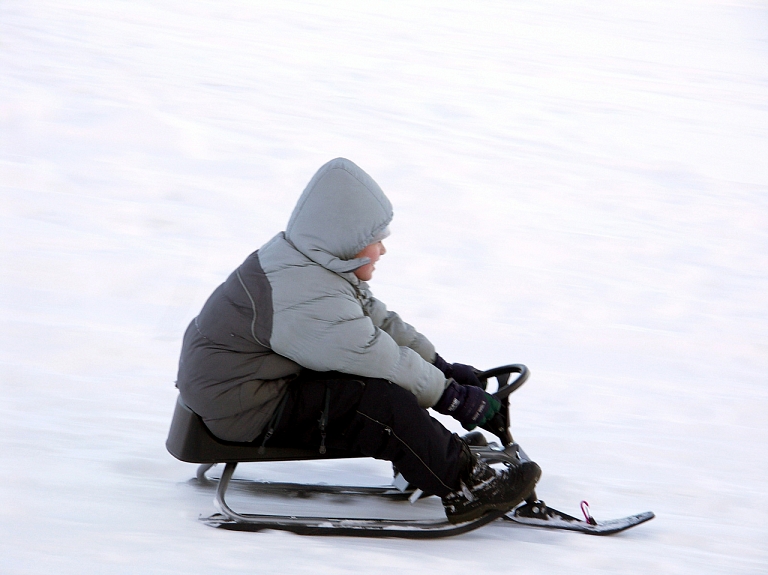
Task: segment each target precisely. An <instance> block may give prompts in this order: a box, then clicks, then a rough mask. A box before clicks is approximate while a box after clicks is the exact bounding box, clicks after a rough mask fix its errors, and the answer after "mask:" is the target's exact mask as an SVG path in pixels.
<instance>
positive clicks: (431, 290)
mask: <svg viewBox="0 0 768 575" xmlns="http://www.w3.org/2000/svg"><path fill="white" fill-rule="evenodd" d="M337 156H346V157H349V158H350V159H352V160H353V161H355V162H357V163H358V164H360V165H361V166H362V167H363V168H364V169H366V170H367V171H368V172H370V174H372V175H373V177H374V178H375V179H376V180H377V181H378V182H379V183H380V184H381V186H382V188H383V189H384V190H385V191H386V192H387V193H388V195H389V196H390V198H391V199H392V201H393V204H394V206H395V221H394V225H393V226H392V228H393V232H394V233H393V235H392V237H391V239H390V240H389V241H388V243H387V247H388V249H389V253H388V254H387V255H386V257H385V258H384V259H383V260H382V261H381V263H380V264H379V266H378V270H377V275H376V278H375V279H374V281H373V284H372V285H373V288H374V291H375V293H376V294H377V296H379V298H380V299H382V300H384V301H385V302H387V304H388V305H389V306H390V307H391V308H392V309H395V310H397V311H399V312H400V313H401V315H402V316H403V317H405V318H406V320H408V321H410V322H411V323H413V324H414V325H416V326H417V327H418V328H419V329H420V330H421V331H422V332H424V333H425V334H427V335H428V336H429V337H430V338H431V339H432V340H433V341H434V342H435V343H436V345H437V347H438V350H439V351H440V353H441V354H442V355H443V356H444V357H446V358H448V359H449V361H463V362H469V363H472V364H474V365H477V366H479V367H482V368H488V367H492V366H496V365H500V364H505V363H514V362H520V363H525V364H527V365H528V366H529V367H530V368H531V371H532V374H533V375H532V378H531V380H530V381H529V383H527V384H526V385H525V386H524V387H523V388H522V389H521V390H520V391H519V392H517V393H516V394H515V395H514V396H513V406H512V410H513V419H514V422H515V423H514V427H513V432H514V434H515V437H516V438H517V440H518V441H519V442H520V443H521V444H522V445H523V447H524V448H525V450H526V451H527V452H528V453H529V454H530V455H531V456H532V457H533V458H534V459H536V460H537V461H538V462H539V463H540V464H541V466H542V468H543V469H544V475H543V477H542V480H541V483H540V486H539V489H538V493H539V494H540V496H541V497H542V498H543V499H545V500H546V501H547V502H549V503H550V504H552V505H553V506H555V507H559V508H560V509H562V510H563V511H566V512H569V513H571V514H578V513H579V510H578V504H579V501H580V500H581V499H587V500H588V501H589V502H590V504H591V509H592V512H593V514H594V515H595V516H596V517H598V518H600V517H603V518H606V519H609V518H612V517H618V516H622V515H626V514H630V513H636V512H640V511H645V510H652V511H654V512H656V514H657V518H656V519H655V520H653V521H651V522H650V523H647V524H645V525H642V526H639V527H637V528H636V529H634V530H632V531H629V532H626V533H624V534H621V535H618V536H614V537H610V538H596V537H589V536H585V535H578V534H573V533H556V532H546V531H541V530H536V529H532V528H523V527H517V526H513V525H507V524H493V525H491V526H488V527H486V528H483V529H481V530H479V531H477V532H474V533H471V534H468V535H465V536H461V537H457V538H454V539H450V540H440V541H431V542H413V541H398V540H356V539H344V538H302V537H298V536H295V535H291V534H286V533H276V532H270V533H261V534H252V533H232V532H226V531H221V530H215V529H211V528H209V527H206V526H205V525H203V524H201V523H200V522H198V521H197V517H198V515H201V514H202V515H207V514H209V513H211V512H213V506H212V504H211V499H212V492H211V490H210V488H205V487H202V486H198V485H197V484H196V483H195V482H194V481H191V478H192V477H193V476H194V466H192V465H189V464H185V463H181V462H179V461H176V460H175V459H174V458H173V457H171V456H170V455H169V454H168V453H167V452H166V451H165V448H164V442H165V437H166V433H167V429H168V425H169V422H170V417H171V413H172V409H173V404H174V401H175V397H176V390H175V389H174V386H173V381H174V378H175V370H176V361H177V356H178V351H179V347H180V341H181V335H182V333H183V331H184V329H185V327H186V324H187V323H188V321H189V320H190V319H191V318H192V317H194V315H196V313H197V312H198V310H199V309H200V307H201V305H202V304H203V302H204V301H205V298H206V297H207V296H208V294H209V293H210V292H211V291H212V290H213V289H214V288H215V286H216V285H218V284H219V283H220V282H221V281H223V279H224V278H225V277H226V276H227V275H228V274H229V273H230V271H231V270H232V269H233V268H234V267H235V266H236V265H238V264H239V262H240V261H241V260H242V259H244V258H245V256H246V255H247V254H249V253H250V252H251V251H252V250H254V249H256V248H257V247H258V246H260V245H261V244H262V243H263V242H264V241H265V240H267V239H268V238H270V237H271V236H272V235H273V234H274V233H276V232H277V231H279V230H281V229H283V228H284V226H285V223H286V222H287V219H288V216H289V214H290V211H291V209H292V207H293V205H294V202H295V200H296V199H297V197H298V195H299V194H300V192H301V190H302V189H303V187H304V185H305V184H306V182H307V181H308V180H309V178H310V177H311V175H312V174H313V173H314V171H315V170H316V169H317V168H318V167H319V166H320V165H321V164H323V163H324V162H325V161H327V160H329V159H331V158H333V157H337ZM0 190H2V192H1V195H0V250H1V251H0V253H1V254H2V262H1V263H2V276H1V278H0V322H2V329H1V330H0V369H1V370H2V371H1V372H0V373H1V377H0V390H2V391H1V393H2V401H1V402H0V448H1V449H2V452H1V453H2V459H3V464H2V467H0V572H2V573H4V574H5V573H9V574H27V573H45V574H51V573H55V574H69V573H77V574H82V573H109V574H120V573H186V574H189V573H216V572H225V573H249V574H253V573H278V572H279V573H319V572H322V573H329V574H340V573H360V572H363V573H382V574H391V573H420V574H421V573H441V574H461V575H467V574H475V573H478V574H479V573H482V574H484V575H491V574H496V573H571V572H579V573H605V572H608V573H650V572H656V573H674V574H678V573H684V574H687V573H691V574H694V573H695V574H700V573H729V574H731V573H768V528H766V517H768V502H767V501H766V476H768V456H767V455H768V453H767V450H768V448H767V447H766V445H768V424H766V419H767V416H768V391H766V384H767V383H768V9H767V8H766V5H765V3H764V2H749V1H732V2H728V1H710V0H695V1H694V0H690V1H686V0H674V1H673V0H664V1H656V0H626V1H622V0H610V1H609V0H590V1H589V2H587V1H583V0H582V1H578V0H574V1H567V0H540V1H537V2H520V1H507V2H490V1H475V2H452V1H450V0H445V1H441V2H434V1H427V0H414V1H408V2H406V1H401V0H389V1H380V2H379V1H368V2H365V3H363V2H327V1H326V2H322V1H316V2H299V1H279V2H256V1H245V0H241V1H237V0H222V1H220V2H200V1H194V0H187V1H184V2H181V1H178V0H157V1H149V0H132V1H130V2H127V1H116V0H115V1H109V2H103V1H102V2H99V1H95V0H81V1H76V0H74V1H67V2H54V1H36V0H27V1H22V0H3V1H2V2H0ZM446 424H447V425H449V426H451V428H452V429H456V430H458V428H457V426H455V425H454V424H453V423H452V422H450V421H446ZM241 467H242V469H240V470H238V475H239V476H241V477H251V478H269V479H275V480H278V479H280V480H299V481H325V482H344V483H350V484H355V483H360V484H366V485H377V484H382V483H386V482H388V481H389V479H390V477H389V467H388V465H387V464H386V463H382V462H378V461H374V460H355V461H345V462H336V463H334V462H322V463H283V464H272V465H268V464H263V465H253V464H252V465H251V466H247V465H246V466H241ZM249 503H250V504H253V499H248V498H246V497H244V496H243V494H240V495H239V496H238V497H235V499H234V500H233V504H239V505H241V506H243V507H247V506H248V505H249ZM319 504H322V502H320V503H319ZM280 505H282V506H283V507H285V508H287V509H288V510H293V512H297V513H301V512H306V511H307V510H308V508H309V506H311V505H314V503H313V502H312V501H298V502H296V501H289V502H285V501H282V502H281V503H280ZM252 506H253V505H252ZM286 506H287V507H286ZM333 508H334V509H336V510H338V511H340V512H346V510H348V509H349V510H350V512H351V511H353V510H354V512H355V513H359V512H365V511H366V509H365V508H363V509H362V510H361V509H360V508H359V506H355V505H354V504H350V506H348V507H345V506H343V505H335V506H334V507H333ZM422 509H424V510H431V512H434V511H437V512H439V507H436V506H435V503H434V502H426V503H425V504H424V507H423V508H422ZM418 510H419V508H418V507H415V508H413V509H411V508H407V509H406V511H407V512H408V513H410V512H414V513H416V512H418ZM374 511H378V509H375V510H374ZM392 512H393V513H403V511H402V510H401V509H398V510H397V511H394V510H393V511H392Z"/></svg>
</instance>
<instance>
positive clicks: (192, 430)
mask: <svg viewBox="0 0 768 575" xmlns="http://www.w3.org/2000/svg"><path fill="white" fill-rule="evenodd" d="M165 447H166V449H168V451H169V452H170V454H171V455H173V456H174V457H175V458H176V459H179V460H181V461H185V462H187V463H200V464H215V463H246V462H253V461H296V460H308V459H346V458H350V457H358V456H357V455H354V454H350V453H349V452H346V451H340V450H333V449H328V450H327V451H326V452H325V453H322V454H321V453H320V450H319V449H301V448H292V447H269V446H268V445H267V446H265V447H263V448H262V446H261V445H260V444H258V443H238V442H235V441H224V440H223V439H219V438H218V437H216V436H215V435H213V434H212V433H211V432H210V430H209V429H208V428H207V427H206V425H205V423H203V419H202V418H201V417H200V416H199V415H198V414H197V413H195V412H194V411H192V410H191V409H190V408H189V407H187V406H186V405H185V404H184V402H183V401H182V400H181V396H179V398H178V400H177V401H176V409H175V410H174V412H173V419H172V420H171V429H170V430H169V432H168V439H167V440H166V442H165Z"/></svg>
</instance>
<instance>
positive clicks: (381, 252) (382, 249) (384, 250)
mask: <svg viewBox="0 0 768 575" xmlns="http://www.w3.org/2000/svg"><path fill="white" fill-rule="evenodd" d="M379 253H380V254H381V255H384V254H385V253H387V248H385V247H384V242H382V243H381V250H380V251H379Z"/></svg>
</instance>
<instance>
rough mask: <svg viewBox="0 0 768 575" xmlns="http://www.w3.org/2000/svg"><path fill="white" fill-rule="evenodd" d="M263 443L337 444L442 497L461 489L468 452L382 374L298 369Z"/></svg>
mask: <svg viewBox="0 0 768 575" xmlns="http://www.w3.org/2000/svg"><path fill="white" fill-rule="evenodd" d="M268 433H269V431H266V432H265V434H262V436H261V437H259V438H257V439H256V440H255V442H256V443H262V442H264V441H265V439H266V442H267V445H268V446H269V447H302V448H309V449H319V450H322V449H324V448H327V449H339V450H343V451H349V452H351V453H352V454H354V455H362V456H366V457H374V458H376V459H385V460H388V461H391V462H392V463H393V464H394V466H395V467H396V468H397V470H398V471H399V472H400V473H402V474H403V477H404V478H405V479H407V480H408V482H409V483H411V484H412V485H415V486H416V487H418V488H420V489H422V490H423V491H424V492H425V493H430V494H433V495H437V496H439V497H445V496H446V495H448V494H449V493H451V492H453V491H457V490H458V489H459V488H460V477H461V476H463V475H464V473H465V472H466V468H467V467H468V466H469V465H470V457H471V456H470V455H469V449H468V448H467V447H466V445H465V444H464V442H463V441H462V440H461V439H459V437H458V436H457V435H455V434H452V433H451V432H450V431H448V430H447V429H446V428H445V427H443V425H442V424H440V422H438V421H437V420H436V419H433V418H432V417H431V416H430V415H429V413H427V410H426V409H424V408H422V407H420V406H419V405H418V403H417V401H416V397H415V396H414V395H413V394H412V393H411V392H410V391H408V390H406V389H403V388H402V387H400V386H399V385H396V384H394V383H391V382H389V381H386V380H383V379H375V378H366V377H360V376H353V375H348V374H343V373H338V372H314V371H310V370H305V371H303V372H302V374H301V375H300V376H299V378H297V379H296V380H294V381H293V382H291V383H290V384H289V386H288V391H287V396H286V398H285V400H284V404H283V405H282V406H281V407H280V408H278V411H277V413H276V416H275V422H274V423H273V425H272V434H271V435H270V436H269V437H266V434H268Z"/></svg>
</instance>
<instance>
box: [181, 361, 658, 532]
mask: <svg viewBox="0 0 768 575" xmlns="http://www.w3.org/2000/svg"><path fill="white" fill-rule="evenodd" d="M512 373H515V374H518V376H517V377H516V378H515V379H514V380H513V381H512V382H511V383H510V382H509V378H510V374H512ZM528 374H529V372H528V369H527V368H526V367H525V366H524V365H521V364H514V365H506V366H501V367H498V368H495V369H491V370H488V371H485V372H481V373H479V374H478V377H479V378H480V379H481V381H487V379H488V378H491V377H495V378H496V380H497V382H498V390H497V391H496V393H494V396H495V397H497V398H498V399H499V400H500V401H501V402H502V409H501V410H500V411H499V413H498V414H497V416H496V417H494V419H492V420H491V421H490V422H488V424H486V425H485V426H483V427H484V429H486V430H488V431H490V432H492V433H493V434H494V435H496V436H497V437H499V439H500V440H501V441H502V443H503V445H504V446H503V447H501V446H499V445H497V444H495V443H492V444H488V443H487V441H486V440H485V436H483V434H482V433H480V432H474V433H471V434H469V435H468V436H466V437H465V440H466V441H467V442H468V443H469V444H470V449H472V451H473V453H474V454H475V455H476V456H477V457H479V458H481V459H483V460H485V461H486V462H488V463H490V464H493V463H501V464H505V465H518V464H520V463H521V462H523V461H530V459H529V458H528V456H527V455H526V454H525V452H524V451H523V450H522V449H521V448H520V446H519V445H518V444H517V443H515V442H514V441H513V440H512V436H511V434H510V432H509V395H510V394H511V393H512V392H513V391H515V390H516V389H518V388H519V387H520V386H521V385H522V384H523V383H524V382H525V380H526V379H527V378H528ZM166 447H167V449H168V451H169V452H170V453H171V454H172V455H173V456H174V457H176V458H177V459H180V460H181V461H186V462H188V463H198V464H200V465H199V467H198V470H197V479H198V481H199V482H200V483H203V484H205V483H210V480H209V479H208V478H207V477H206V473H207V472H208V471H209V470H210V469H211V468H212V467H213V466H214V465H216V464H217V463H225V464H226V465H225V467H224V471H223V472H222V475H221V478H220V479H219V481H218V486H217V488H216V496H215V499H214V505H215V507H216V508H217V509H218V511H219V513H215V514H214V515H211V516H210V517H202V518H201V521H203V522H204V523H205V524H207V525H210V526H213V527H218V528H221V529H229V530H237V531H262V530H268V529H273V530H281V531H289V532H292V533H296V534H299V535H342V536H355V537H394V538H408V539H433V538H439V537H448V536H453V535H460V534H462V533H467V532H469V531H473V530H475V529H478V528H479V527H482V526H483V525H487V524H488V523H491V522H493V521H496V520H498V519H502V518H503V519H505V520H507V521H510V522H514V523H516V524H521V525H530V526H535V527H540V528H544V529H564V530H570V531H578V532H581V533H590V534H595V535H609V534H612V533H618V532H620V531H624V530H626V529H629V528H630V527H634V526H635V525H639V524H640V523H644V522H645V521H648V520H650V519H652V518H653V517H654V515H653V513H651V512H646V513H641V514H638V515H633V516H630V517H625V518H622V519H615V520H611V521H604V522H597V521H595V520H594V519H592V517H591V516H589V515H588V513H586V512H585V520H581V519H577V518H575V517H572V516H570V515H567V514H566V513H563V512H561V511H557V510H556V509H552V508H551V507H547V506H546V505H545V504H544V503H543V502H542V501H539V500H538V499H537V498H536V494H535V493H532V494H531V495H530V496H529V498H528V499H527V500H526V501H525V502H524V503H523V504H522V505H520V506H518V507H516V508H515V509H513V510H511V511H509V512H507V513H504V512H492V513H488V514H486V515H483V516H482V517H479V518H477V519H474V520H472V521H467V522H465V523H460V524H452V523H449V522H448V521H447V520H446V519H444V518H443V519H431V520H429V519H427V520H425V519H377V518H349V517H338V518H337V517H302V516H283V515H269V514H250V513H240V512H237V511H235V510H233V509H232V508H231V507H230V505H229V504H228V503H227V501H226V492H227V489H228V488H229V486H230V483H231V482H232V481H233V479H232V475H233V473H234V471H235V468H236V467H237V465H238V463H244V462H257V461H299V460H313V459H340V458H350V457H357V456H355V455H350V454H348V453H346V452H335V451H333V450H330V449H329V450H328V451H327V452H325V453H319V451H313V450H305V449H296V448H275V447H268V448H265V447H264V446H257V445H254V444H252V443H235V442H229V441H223V440H220V439H218V438H216V437H215V436H214V435H213V434H211V432H210V431H209V430H208V428H207V427H206V426H205V424H204V423H203V421H202V419H201V418H200V416H198V415H197V414H196V413H194V412H193V411H192V410H191V409H189V408H188V407H187V406H186V405H184V403H183V402H182V401H181V398H179V399H178V401H177V404H176V410H175V412H174V416H173V420H172V422H171V429H170V431H169V434H168V440H167V441H166ZM234 481H235V482H237V481H238V480H234ZM243 484H244V485H247V486H248V488H249V489H250V490H252V491H254V492H256V493H261V494H268V493H273V494H274V493H282V494H289V495H298V496H302V497H306V496H311V495H317V494H334V495H345V496H376V497H386V498H390V499H399V500H406V499H409V500H410V501H411V502H414V501H415V500H416V499H418V498H419V496H420V494H421V492H420V491H418V490H416V491H414V490H413V489H412V488H410V489H409V488H408V487H407V486H406V485H405V484H401V485H400V486H399V488H398V487H395V486H394V485H393V486H388V487H355V486H351V487H349V486H339V485H304V484H296V483H274V482H258V481H247V482H243ZM396 484H397V482H396Z"/></svg>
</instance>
